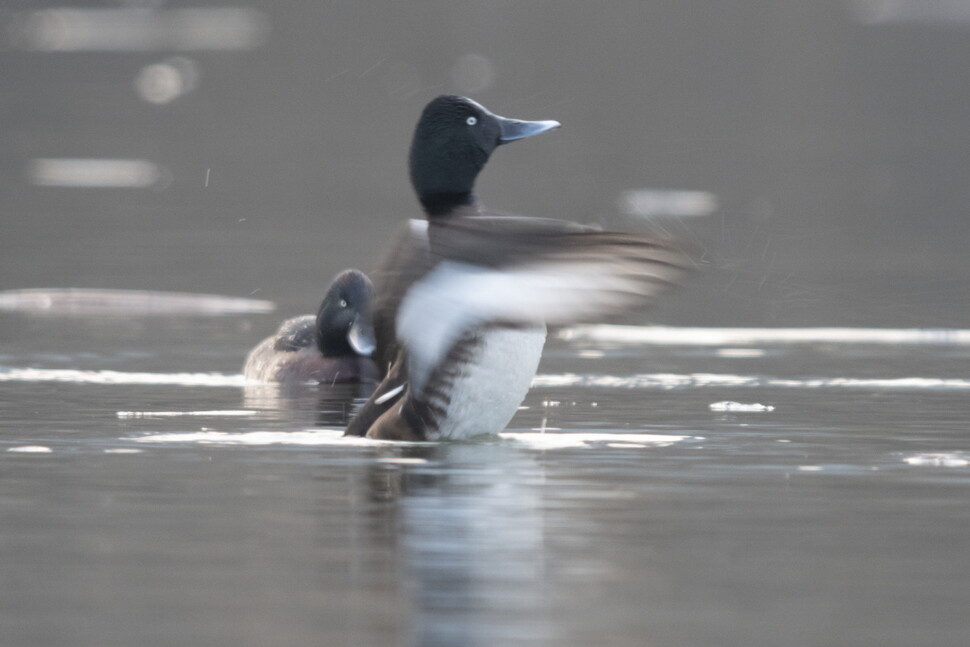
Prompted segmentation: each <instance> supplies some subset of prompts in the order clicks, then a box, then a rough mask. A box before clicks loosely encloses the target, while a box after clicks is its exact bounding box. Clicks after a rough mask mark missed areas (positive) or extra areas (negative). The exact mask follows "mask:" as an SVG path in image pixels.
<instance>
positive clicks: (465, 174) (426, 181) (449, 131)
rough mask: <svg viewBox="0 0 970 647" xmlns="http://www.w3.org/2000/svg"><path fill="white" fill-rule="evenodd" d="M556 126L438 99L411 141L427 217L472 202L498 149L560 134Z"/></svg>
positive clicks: (424, 114) (413, 171) (470, 103)
mask: <svg viewBox="0 0 970 647" xmlns="http://www.w3.org/2000/svg"><path fill="white" fill-rule="evenodd" d="M558 127H559V122H558V121H521V120H519V119H507V118H505V117H499V116H498V115H496V114H493V113H492V112H490V111H489V110H488V109H487V108H485V107H484V106H482V105H481V104H479V103H476V102H475V101H472V100H471V99H468V98H466V97H458V96H454V95H442V96H440V97H437V98H436V99H434V100H432V101H431V103H429V104H428V105H427V106H425V108H424V112H422V113H421V118H420V119H419V120H418V125H417V127H416V128H415V130H414V139H413V140H412V141H411V155H410V160H409V162H410V170H411V184H412V185H413V186H414V190H415V192H416V193H417V194H418V199H419V200H420V201H421V205H422V206H423V207H424V210H425V212H426V213H427V214H428V215H429V216H443V215H447V214H448V213H449V212H451V211H452V210H453V209H455V208H456V207H459V206H462V205H470V204H473V203H474V201H475V197H474V194H473V193H472V190H473V188H474V186H475V178H476V177H478V174H479V172H480V171H481V170H482V168H483V167H484V166H485V163H486V162H487V161H488V158H489V156H490V155H491V154H492V152H493V151H494V150H495V149H496V148H497V147H499V146H501V145H502V144H506V143H508V142H513V141H517V140H519V139H525V138H526V137H531V136H533V135H538V134H539V133H544V132H546V131H547V130H552V129H553V128H558Z"/></svg>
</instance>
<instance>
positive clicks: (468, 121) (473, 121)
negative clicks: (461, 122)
mask: <svg viewBox="0 0 970 647" xmlns="http://www.w3.org/2000/svg"><path fill="white" fill-rule="evenodd" d="M465 123H466V124H468V125H469V126H474V125H475V124H477V123H478V119H476V118H475V117H469V118H468V119H466V120H465Z"/></svg>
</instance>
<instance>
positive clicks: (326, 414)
mask: <svg viewBox="0 0 970 647" xmlns="http://www.w3.org/2000/svg"><path fill="white" fill-rule="evenodd" d="M373 389H374V385H373V383H360V384H353V383H349V384H339V383H338V384H333V385H329V384H287V383H282V384H249V385H246V386H245V387H243V403H244V404H243V406H244V408H246V409H254V410H258V411H262V412H265V413H266V414H267V415H268V417H270V418H278V419H279V420H280V421H281V422H282V423H284V424H286V425H288V426H289V425H298V426H304V427H344V426H346V425H347V423H348V422H349V420H350V419H351V418H352V417H353V414H354V413H355V412H356V411H357V409H358V408H359V407H360V406H361V405H362V404H363V403H364V402H365V401H366V400H367V398H368V397H369V396H370V394H371V391H373Z"/></svg>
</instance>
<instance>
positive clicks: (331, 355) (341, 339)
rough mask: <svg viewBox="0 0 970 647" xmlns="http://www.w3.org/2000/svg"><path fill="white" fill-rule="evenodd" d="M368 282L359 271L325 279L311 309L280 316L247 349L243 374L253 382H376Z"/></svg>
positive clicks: (370, 296)
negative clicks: (327, 284)
mask: <svg viewBox="0 0 970 647" xmlns="http://www.w3.org/2000/svg"><path fill="white" fill-rule="evenodd" d="M372 299H373V286H372V284H371V282H370V280H369V279H368V278H367V277H366V276H364V274H363V273H361V272H358V271H357V270H344V271H343V272H341V273H340V274H338V275H337V277H336V278H335V279H334V280H333V282H332V283H331V285H330V287H329V289H328V290H327V295H326V296H325V297H324V299H323V302H322V303H321V304H320V309H319V311H318V312H317V314H316V315H302V316H299V317H294V318H292V319H287V320H286V321H284V322H283V323H282V324H281V325H280V327H279V330H278V331H277V332H276V334H275V335H273V336H271V337H267V338H266V339H264V340H263V341H261V342H260V343H259V344H257V345H256V347H255V348H253V350H252V351H250V353H249V355H248V356H247V357H246V362H245V364H244V366H243V375H244V376H245V377H246V378H247V379H249V380H255V381H259V382H280V383H296V382H320V383H323V384H336V383H341V384H346V383H353V382H376V381H377V380H378V377H379V372H378V370H377V367H376V365H375V364H374V362H373V360H372V359H371V358H370V355H371V353H372V352H373V349H374V342H373V329H372V324H371V321H370V316H371V315H370V312H371V308H372Z"/></svg>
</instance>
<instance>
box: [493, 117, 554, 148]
mask: <svg viewBox="0 0 970 647" xmlns="http://www.w3.org/2000/svg"><path fill="white" fill-rule="evenodd" d="M496 118H497V119H498V123H499V127H500V128H501V130H500V132H499V136H498V143H499V144H507V143H509V142H514V141H516V140H518V139H525V138H526V137H532V136H533V135H540V134H542V133H544V132H546V131H547V130H553V129H556V128H559V126H561V125H562V124H560V123H559V122H558V121H551V120H550V121H521V120H519V119H506V118H505V117H498V116H496Z"/></svg>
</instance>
